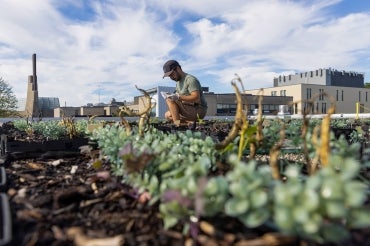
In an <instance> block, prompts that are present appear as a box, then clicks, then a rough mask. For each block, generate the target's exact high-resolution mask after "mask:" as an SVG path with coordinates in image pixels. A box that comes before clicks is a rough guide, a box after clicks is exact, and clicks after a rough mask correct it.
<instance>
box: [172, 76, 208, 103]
mask: <svg viewBox="0 0 370 246" xmlns="http://www.w3.org/2000/svg"><path fill="white" fill-rule="evenodd" d="M193 91H199V95H200V104H201V105H202V106H203V107H207V101H206V99H205V97H204V95H203V90H202V86H201V85H200V82H199V80H198V79H197V78H196V77H194V76H193V75H190V74H186V76H185V77H184V79H183V80H180V81H177V83H176V92H177V93H179V94H180V95H190V93H191V92H193Z"/></svg>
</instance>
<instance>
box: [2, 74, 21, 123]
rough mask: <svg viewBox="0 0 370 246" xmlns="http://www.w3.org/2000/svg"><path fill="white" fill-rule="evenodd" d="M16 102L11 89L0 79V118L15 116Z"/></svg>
mask: <svg viewBox="0 0 370 246" xmlns="http://www.w3.org/2000/svg"><path fill="white" fill-rule="evenodd" d="M17 102H18V100H17V98H16V97H15V95H14V94H13V90H12V87H11V86H10V85H9V84H8V83H7V82H6V81H5V80H4V79H3V78H1V77H0V117H8V116H13V115H16V109H17Z"/></svg>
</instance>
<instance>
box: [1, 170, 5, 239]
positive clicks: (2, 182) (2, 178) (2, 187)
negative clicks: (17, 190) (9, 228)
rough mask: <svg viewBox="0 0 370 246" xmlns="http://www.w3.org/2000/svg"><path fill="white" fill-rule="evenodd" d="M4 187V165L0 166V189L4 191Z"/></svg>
mask: <svg viewBox="0 0 370 246" xmlns="http://www.w3.org/2000/svg"><path fill="white" fill-rule="evenodd" d="M5 189H6V171H5V168H4V167H0V191H1V192H4V191H5ZM0 245H1V244H0Z"/></svg>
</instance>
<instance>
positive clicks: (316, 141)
mask: <svg viewBox="0 0 370 246" xmlns="http://www.w3.org/2000/svg"><path fill="white" fill-rule="evenodd" d="M319 129H320V127H319V126H316V127H315V128H314V129H313V133H312V138H311V142H312V144H313V146H315V151H316V154H315V157H314V158H313V160H312V163H311V165H310V168H309V174H310V175H313V174H315V172H316V169H317V165H318V163H319V158H320V147H321V146H320V144H319V138H318V136H319Z"/></svg>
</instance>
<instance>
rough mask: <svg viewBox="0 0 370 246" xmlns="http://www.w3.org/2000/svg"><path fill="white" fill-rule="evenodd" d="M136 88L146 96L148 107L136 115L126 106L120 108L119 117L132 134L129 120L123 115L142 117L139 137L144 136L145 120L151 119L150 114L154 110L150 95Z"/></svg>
mask: <svg viewBox="0 0 370 246" xmlns="http://www.w3.org/2000/svg"><path fill="white" fill-rule="evenodd" d="M135 87H136V89H137V90H139V91H141V92H142V93H143V94H144V97H145V99H146V100H147V104H146V107H145V108H144V109H143V110H142V111H139V112H138V113H135V112H133V111H132V110H131V109H130V108H128V107H126V106H125V105H124V106H122V107H120V112H119V115H120V117H121V121H122V123H123V124H124V125H125V127H126V129H130V132H131V128H130V127H129V128H127V126H128V125H129V124H128V122H127V120H126V119H124V116H123V115H124V114H126V115H128V116H134V117H140V119H139V135H142V134H143V129H144V125H145V120H146V119H148V118H149V113H150V110H151V109H152V99H151V97H150V95H149V94H148V93H147V92H146V91H145V90H143V89H140V88H138V87H137V86H136V85H135Z"/></svg>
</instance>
